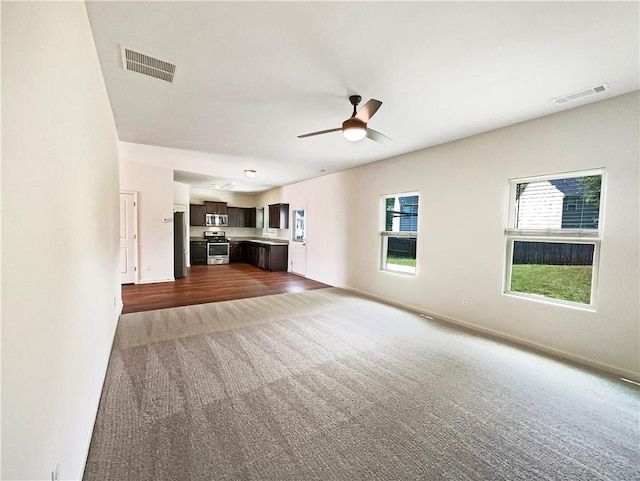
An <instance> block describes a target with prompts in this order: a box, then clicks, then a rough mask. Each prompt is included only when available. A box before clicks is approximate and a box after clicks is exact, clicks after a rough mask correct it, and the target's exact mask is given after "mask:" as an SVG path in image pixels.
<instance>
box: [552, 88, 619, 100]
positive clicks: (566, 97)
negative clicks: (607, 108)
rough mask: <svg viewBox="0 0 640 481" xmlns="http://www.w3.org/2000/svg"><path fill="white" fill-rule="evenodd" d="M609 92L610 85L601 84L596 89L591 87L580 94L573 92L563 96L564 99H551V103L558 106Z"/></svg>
mask: <svg viewBox="0 0 640 481" xmlns="http://www.w3.org/2000/svg"><path fill="white" fill-rule="evenodd" d="M607 90H609V85H607V84H601V85H596V86H595V87H590V88H588V89H584V90H580V91H579V92H573V93H570V94H567V95H563V96H562V97H556V98H554V99H551V101H552V102H555V103H557V104H566V103H567V102H572V101H574V100H579V99H581V98H584V97H588V96H589V95H593V94H599V93H602V92H605V91H607Z"/></svg>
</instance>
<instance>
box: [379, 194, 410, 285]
mask: <svg viewBox="0 0 640 481" xmlns="http://www.w3.org/2000/svg"><path fill="white" fill-rule="evenodd" d="M412 196H418V219H417V222H416V231H415V232H413V231H403V232H398V231H388V230H385V227H386V220H387V219H386V213H387V210H386V208H387V205H386V200H387V199H391V198H396V197H412ZM419 230H420V192H418V191H417V190H415V191H408V192H398V193H393V194H383V195H381V196H380V258H379V263H378V270H379V271H381V272H387V273H391V274H399V275H402V276H409V277H415V276H416V274H417V273H418V258H417V254H416V267H415V271H414V272H403V271H400V270H395V269H389V268H388V267H385V265H386V264H387V263H386V259H387V246H388V244H387V242H385V238H388V237H406V238H413V239H417V238H418V231H419Z"/></svg>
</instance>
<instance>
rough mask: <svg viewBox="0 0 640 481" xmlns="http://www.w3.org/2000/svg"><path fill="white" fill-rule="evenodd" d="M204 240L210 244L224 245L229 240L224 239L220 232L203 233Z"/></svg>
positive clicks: (222, 233)
mask: <svg viewBox="0 0 640 481" xmlns="http://www.w3.org/2000/svg"><path fill="white" fill-rule="evenodd" d="M204 240H206V241H207V242H209V243H212V244H224V243H227V242H229V239H227V238H226V237H225V233H224V232H222V231H218V232H205V233H204Z"/></svg>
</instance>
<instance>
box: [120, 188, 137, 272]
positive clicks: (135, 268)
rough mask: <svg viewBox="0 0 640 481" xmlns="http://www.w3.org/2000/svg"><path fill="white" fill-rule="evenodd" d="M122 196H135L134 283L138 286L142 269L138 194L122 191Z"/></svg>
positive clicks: (131, 191) (132, 191)
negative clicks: (139, 250) (139, 255)
mask: <svg viewBox="0 0 640 481" xmlns="http://www.w3.org/2000/svg"><path fill="white" fill-rule="evenodd" d="M120 194H131V195H133V238H134V240H135V242H134V243H133V267H134V269H133V283H134V284H138V283H139V282H140V269H139V268H138V267H139V266H138V249H139V246H138V243H139V242H140V237H139V236H138V192H137V191H135V190H121V191H120ZM118 196H119V194H118ZM121 280H122V279H121Z"/></svg>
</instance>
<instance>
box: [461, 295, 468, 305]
mask: <svg viewBox="0 0 640 481" xmlns="http://www.w3.org/2000/svg"><path fill="white" fill-rule="evenodd" d="M462 305H463V306H468V305H469V299H467V298H466V297H463V298H462Z"/></svg>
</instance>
